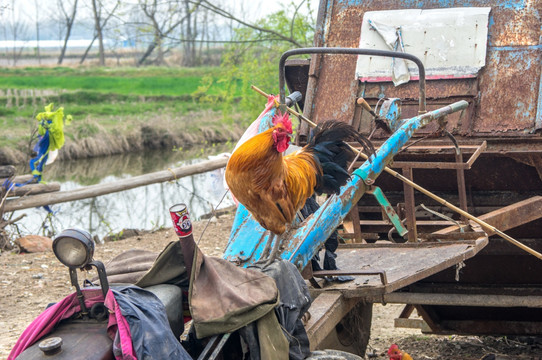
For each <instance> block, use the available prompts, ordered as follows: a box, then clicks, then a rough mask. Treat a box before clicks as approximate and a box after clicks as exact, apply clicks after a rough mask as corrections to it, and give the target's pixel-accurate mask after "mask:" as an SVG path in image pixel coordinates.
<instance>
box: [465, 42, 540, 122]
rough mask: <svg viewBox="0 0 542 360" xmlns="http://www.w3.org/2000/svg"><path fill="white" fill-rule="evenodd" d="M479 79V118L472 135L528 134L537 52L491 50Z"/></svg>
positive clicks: (537, 77) (534, 99)
mask: <svg viewBox="0 0 542 360" xmlns="http://www.w3.org/2000/svg"><path fill="white" fill-rule="evenodd" d="M487 62H488V64H487V66H486V68H485V69H484V70H483V71H482V75H481V77H480V89H481V90H482V91H481V92H480V105H479V114H478V116H477V118H476V119H475V123H474V132H482V133H495V132H503V131H514V130H519V131H522V130H531V129H533V128H534V125H535V116H536V112H537V103H538V101H537V100H538V88H539V81H540V70H541V67H540V64H541V63H542V51H540V49H532V50H526V49H516V48H512V47H505V48H498V49H496V48H493V49H491V50H490V52H489V54H488V61H487Z"/></svg>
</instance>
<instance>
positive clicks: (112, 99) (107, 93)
mask: <svg viewBox="0 0 542 360" xmlns="http://www.w3.org/2000/svg"><path fill="white" fill-rule="evenodd" d="M219 72H220V68H214V67H201V68H191V69H186V68H166V67H145V68H113V69H109V68H69V67H56V68H36V67H27V68H17V69H9V68H0V89H3V90H4V91H3V94H4V95H3V96H2V95H1V93H0V127H1V128H2V135H0V147H1V146H9V147H17V148H19V149H21V147H28V137H29V135H30V129H31V127H32V126H34V127H35V126H37V122H36V120H34V119H35V116H36V114H37V113H39V112H42V111H43V110H44V109H43V106H44V104H48V103H51V102H53V103H54V104H55V107H58V106H62V107H64V113H65V114H66V115H68V114H70V115H72V116H73V122H72V124H71V126H69V127H67V128H65V131H66V136H67V137H68V138H72V139H73V138H74V137H75V138H84V137H92V136H99V133H100V132H102V131H106V132H110V133H114V134H119V133H123V132H130V131H137V130H138V129H139V127H140V126H141V124H142V123H146V122H149V121H152V120H153V119H156V118H159V117H161V116H166V117H179V116H180V115H186V114H187V113H193V112H194V113H198V112H200V111H204V110H214V111H219V110H220V109H221V106H222V105H221V102H220V96H219V94H217V93H218V92H220V91H221V88H220V86H214V87H212V88H213V89H214V90H211V91H210V90H207V91H205V92H204V94H205V97H204V100H203V102H200V101H201V100H200V99H203V98H202V97H201V96H200V95H201V94H199V95H198V96H193V93H194V92H195V91H196V90H197V89H198V86H200V84H201V80H202V79H203V78H204V77H205V78H206V81H208V80H209V77H211V78H214V79H216V78H218V76H219ZM7 89H11V90H10V93H11V107H6V106H5V105H7V104H8V102H9V99H8V96H7ZM14 89H32V90H38V89H39V90H44V91H43V92H41V93H40V92H38V95H37V97H36V99H35V104H34V105H32V99H31V98H27V99H26V103H24V101H23V98H22V97H21V96H22V95H21V94H26V96H29V93H27V92H25V93H21V92H18V93H19V95H18V96H19V99H18V101H19V102H18V106H17V105H16V103H15V102H16V97H15V95H14ZM213 121H216V122H223V121H225V120H224V119H223V118H222V117H221V116H216V119H215V118H213ZM190 126H195V127H196V128H197V126H198V124H197V123H195V124H191V125H190Z"/></svg>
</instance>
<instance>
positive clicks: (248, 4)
mask: <svg viewBox="0 0 542 360" xmlns="http://www.w3.org/2000/svg"><path fill="white" fill-rule="evenodd" d="M62 1H64V3H65V4H66V8H67V9H70V5H71V4H72V3H73V0H62ZM98 1H100V0H98ZM101 1H102V2H103V3H105V4H114V3H115V2H116V1H115V0H101ZM159 1H165V0H159ZM302 1H303V0H272V1H268V0H214V1H211V2H212V3H215V2H216V3H217V4H223V5H224V6H225V7H226V8H228V9H229V11H230V12H233V13H234V14H235V15H236V16H237V17H240V18H242V19H243V20H245V21H247V22H249V23H250V22H254V21H255V20H256V19H259V18H262V17H264V16H265V15H267V14H270V13H273V12H276V11H278V10H280V9H282V8H283V7H284V6H290V7H291V4H292V3H295V4H299V3H300V2H302ZM122 2H123V3H130V4H137V3H138V0H122ZM313 2H314V3H316V1H314V0H313ZM57 4H58V0H0V9H3V14H2V15H1V16H0V23H4V25H0V41H1V40H12V35H10V34H11V33H10V31H11V30H10V29H9V25H7V24H9V22H12V21H20V22H24V23H25V24H26V26H25V29H24V30H21V31H20V34H19V36H17V38H18V39H21V40H22V39H23V38H24V40H26V41H28V40H34V39H35V38H36V34H35V32H36V31H35V27H36V25H35V24H36V21H35V20H36V16H37V17H38V18H39V20H40V25H41V29H40V38H41V40H59V34H60V33H61V31H60V26H59V25H58V20H57V19H59V18H60V17H61V13H60V10H58V5H57ZM36 5H37V7H38V9H39V12H38V13H36ZM12 8H13V9H14V11H11V9H12ZM312 8H313V12H315V11H316V9H315V6H314V5H312ZM304 9H306V5H303V6H302V11H303V10H304ZM92 27H93V19H92V10H91V1H90V0H79V5H78V12H77V18H76V23H75V26H74V30H73V34H72V35H73V36H72V39H74V40H76V39H82V38H85V39H86V38H88V37H91V35H86V34H92ZM6 28H7V30H6ZM6 31H7V32H6ZM23 32H24V34H25V35H23Z"/></svg>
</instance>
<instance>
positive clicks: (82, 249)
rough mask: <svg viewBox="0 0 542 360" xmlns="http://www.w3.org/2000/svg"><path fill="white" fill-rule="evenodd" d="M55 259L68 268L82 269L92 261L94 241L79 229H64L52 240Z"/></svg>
mask: <svg viewBox="0 0 542 360" xmlns="http://www.w3.org/2000/svg"><path fill="white" fill-rule="evenodd" d="M53 252H54V253H55V256H56V258H57V259H58V260H59V261H60V262H61V263H63V264H64V265H66V266H68V267H70V268H76V267H77V268H82V267H85V266H86V265H87V264H88V263H89V262H91V261H92V256H94V241H93V240H92V237H91V236H90V234H89V233H88V232H87V231H85V230H81V229H66V230H64V231H62V232H61V233H60V234H58V236H57V237H56V238H55V239H54V240H53Z"/></svg>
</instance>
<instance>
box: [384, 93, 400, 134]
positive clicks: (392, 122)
mask: <svg viewBox="0 0 542 360" xmlns="http://www.w3.org/2000/svg"><path fill="white" fill-rule="evenodd" d="M378 117H379V118H380V119H385V120H386V122H387V123H388V126H389V128H390V130H391V131H392V132H395V131H396V130H397V129H399V128H400V127H401V125H403V123H404V121H401V99H398V98H391V99H386V100H384V102H383V103H382V106H380V108H379V109H378Z"/></svg>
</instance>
